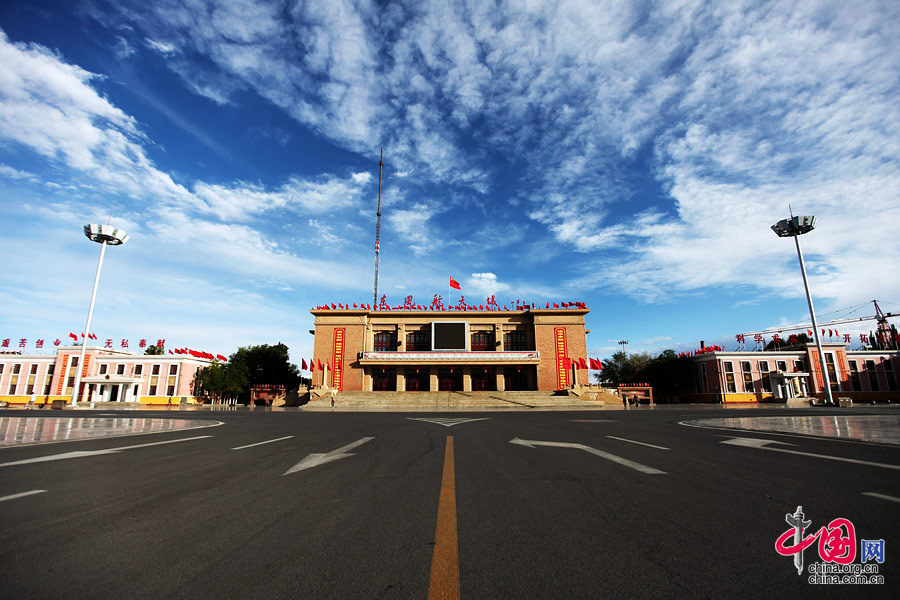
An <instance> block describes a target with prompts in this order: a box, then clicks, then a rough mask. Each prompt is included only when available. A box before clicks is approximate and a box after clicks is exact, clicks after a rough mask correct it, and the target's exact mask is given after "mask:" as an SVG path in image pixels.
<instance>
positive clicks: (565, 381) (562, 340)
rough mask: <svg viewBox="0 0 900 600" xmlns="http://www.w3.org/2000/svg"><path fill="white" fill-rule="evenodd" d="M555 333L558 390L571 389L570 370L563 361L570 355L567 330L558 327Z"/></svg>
mask: <svg viewBox="0 0 900 600" xmlns="http://www.w3.org/2000/svg"><path fill="white" fill-rule="evenodd" d="M553 333H554V337H555V338H556V389H558V390H563V389H565V388H567V387H569V370H568V369H567V368H566V367H565V365H564V364H563V359H564V358H566V356H567V355H568V350H567V348H566V330H565V328H564V327H557V328H556V329H554V330H553Z"/></svg>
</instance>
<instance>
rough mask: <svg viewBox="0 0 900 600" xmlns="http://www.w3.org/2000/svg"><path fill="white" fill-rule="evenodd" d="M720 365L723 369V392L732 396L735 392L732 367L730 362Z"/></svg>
mask: <svg viewBox="0 0 900 600" xmlns="http://www.w3.org/2000/svg"><path fill="white" fill-rule="evenodd" d="M722 364H723V366H724V367H725V392H726V393H728V394H733V393H735V392H736V391H737V386H736V385H735V384H734V365H732V364H731V363H730V362H724V363H722Z"/></svg>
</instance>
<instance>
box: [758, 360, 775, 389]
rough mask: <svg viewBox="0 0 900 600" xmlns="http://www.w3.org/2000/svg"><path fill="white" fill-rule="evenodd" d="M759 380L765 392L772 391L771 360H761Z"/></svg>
mask: <svg viewBox="0 0 900 600" xmlns="http://www.w3.org/2000/svg"><path fill="white" fill-rule="evenodd" d="M759 380H760V381H761V382H762V389H763V391H764V392H768V393H772V382H771V381H770V380H769V361H767V360H761V361H759Z"/></svg>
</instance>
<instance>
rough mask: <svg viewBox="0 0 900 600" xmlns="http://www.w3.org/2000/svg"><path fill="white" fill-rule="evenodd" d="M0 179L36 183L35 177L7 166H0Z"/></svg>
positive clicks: (32, 174)
mask: <svg viewBox="0 0 900 600" xmlns="http://www.w3.org/2000/svg"><path fill="white" fill-rule="evenodd" d="M0 177H6V178H8V179H24V180H28V181H37V176H36V175H35V174H34V173H29V172H28V171H20V170H19V169H16V168H13V167H10V166H9V165H3V164H0Z"/></svg>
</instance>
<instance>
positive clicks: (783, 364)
mask: <svg viewBox="0 0 900 600" xmlns="http://www.w3.org/2000/svg"><path fill="white" fill-rule="evenodd" d="M775 368H777V369H778V370H779V371H781V372H782V373H787V361H786V360H776V361H775Z"/></svg>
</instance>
